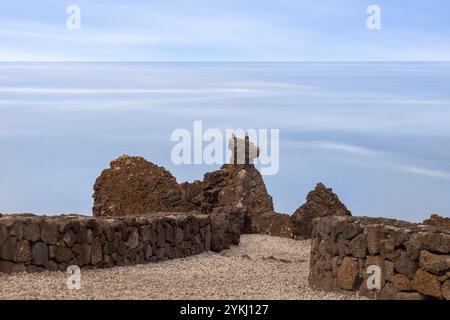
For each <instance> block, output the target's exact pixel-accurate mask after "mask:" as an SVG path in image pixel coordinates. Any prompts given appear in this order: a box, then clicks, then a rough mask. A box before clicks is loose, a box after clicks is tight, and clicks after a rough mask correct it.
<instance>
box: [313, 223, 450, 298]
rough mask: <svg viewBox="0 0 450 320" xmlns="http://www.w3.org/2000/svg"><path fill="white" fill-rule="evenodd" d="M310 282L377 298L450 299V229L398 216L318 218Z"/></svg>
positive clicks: (317, 286)
mask: <svg viewBox="0 0 450 320" xmlns="http://www.w3.org/2000/svg"><path fill="white" fill-rule="evenodd" d="M313 226H314V228H313V239H312V246H311V260H310V273H309V284H310V285H311V286H312V287H314V288H317V289H321V290H326V291H347V290H351V291H359V293H360V294H362V295H364V296H367V297H370V298H375V299H382V300H387V299H389V300H390V299H396V300H413V299H414V300H422V299H450V291H449V289H450V288H449V287H450V231H449V230H448V229H446V228H440V227H435V226H427V225H420V224H414V223H409V222H405V221H398V220H394V219H383V218H368V217H351V216H330V217H323V218H317V219H315V220H314V221H313Z"/></svg>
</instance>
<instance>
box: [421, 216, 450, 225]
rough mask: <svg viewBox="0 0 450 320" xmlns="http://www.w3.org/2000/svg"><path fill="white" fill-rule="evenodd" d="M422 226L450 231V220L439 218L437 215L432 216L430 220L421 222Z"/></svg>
mask: <svg viewBox="0 0 450 320" xmlns="http://www.w3.org/2000/svg"><path fill="white" fill-rule="evenodd" d="M423 223H424V224H428V225H431V226H437V227H441V228H446V229H450V218H446V217H441V216H440V215H438V214H432V215H431V216H430V218H428V219H426V220H424V221H423Z"/></svg>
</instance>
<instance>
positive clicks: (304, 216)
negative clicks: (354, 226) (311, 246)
mask: <svg viewBox="0 0 450 320" xmlns="http://www.w3.org/2000/svg"><path fill="white" fill-rule="evenodd" d="M326 216H351V212H350V211H349V210H348V209H347V207H346V206H345V205H344V204H343V203H342V202H341V201H340V200H339V198H338V196H337V195H336V194H335V193H333V190H332V189H331V188H327V187H325V185H323V184H322V183H318V184H317V186H316V188H315V189H314V190H313V191H311V192H310V193H308V196H307V197H306V203H305V204H303V205H302V206H301V207H300V208H298V209H297V210H296V211H295V212H294V214H293V215H292V222H293V224H294V237H295V238H298V239H309V238H311V232H312V229H313V225H312V220H313V219H314V218H319V217H326Z"/></svg>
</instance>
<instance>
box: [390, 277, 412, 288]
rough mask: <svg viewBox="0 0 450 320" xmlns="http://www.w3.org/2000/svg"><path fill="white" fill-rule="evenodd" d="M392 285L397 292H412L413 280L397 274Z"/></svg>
mask: <svg viewBox="0 0 450 320" xmlns="http://www.w3.org/2000/svg"><path fill="white" fill-rule="evenodd" d="M392 283H393V284H394V286H395V289H396V290H397V291H410V290H411V280H410V279H409V278H408V277H407V276H404V275H402V274H400V273H399V274H396V275H395V276H393V277H392Z"/></svg>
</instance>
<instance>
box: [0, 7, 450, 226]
mask: <svg viewBox="0 0 450 320" xmlns="http://www.w3.org/2000/svg"><path fill="white" fill-rule="evenodd" d="M73 5H76V6H78V7H79V9H80V29H73V30H71V29H68V28H67V19H68V18H70V14H68V13H67V8H68V7H69V6H73ZM371 5H376V6H378V7H379V8H380V10H381V15H380V18H381V28H380V29H379V30H369V29H368V28H367V19H368V18H369V14H368V13H367V8H368V7H369V6H371ZM449 12H450V2H449V1H448V0H423V1H420V0H411V1H405V0H403V1H389V0H370V1H365V0H315V1H300V0H241V1H233V0H227V1H225V0H215V1H206V0H166V1H161V0H160V1H123V0H122V1H116V0H108V1H81V0H74V1H60V0H40V1H22V0H15V1H3V0H0V212H35V213H45V214H57V213H70V212H72V213H73V212H75V213H87V214H89V213H90V212H91V206H92V198H91V195H92V185H93V183H94V181H95V178H96V177H97V176H98V174H99V173H100V172H101V170H103V169H105V168H107V167H108V165H109V162H110V161H111V160H112V159H114V158H116V157H117V156H120V155H121V154H130V155H143V156H145V157H146V158H147V159H148V160H150V161H153V162H155V163H157V164H159V165H164V166H165V167H166V168H168V169H169V170H170V171H171V172H172V173H173V174H174V175H175V176H176V177H177V179H178V180H179V182H182V181H192V180H194V179H202V177H203V174H204V173H205V172H207V171H212V170H215V169H217V168H211V167H202V166H201V167H195V166H190V167H186V166H184V167H180V166H175V165H174V164H173V163H172V162H171V161H170V151H171V148H172V146H173V144H172V142H171V141H170V135H171V132H172V131H173V130H175V129H177V128H191V127H192V124H193V122H194V121H195V120H203V121H204V122H205V126H207V127H210V128H219V129H228V128H244V129H245V128H249V127H253V128H267V129H271V128H278V129H280V136H281V138H280V139H281V150H280V152H281V155H280V159H281V166H280V172H279V174H277V175H276V176H268V177H267V178H265V181H266V184H267V187H268V189H269V192H270V193H271V194H272V195H273V197H274V202H275V208H276V209H277V210H279V211H280V212H286V213H292V212H293V211H294V210H295V209H296V208H297V207H298V206H299V205H300V204H302V203H303V202H304V200H305V196H306V194H307V193H308V191H310V190H311V189H312V188H313V187H314V185H315V184H316V183H317V182H319V181H320V182H324V183H325V184H326V185H327V186H330V187H333V188H334V189H335V191H336V192H337V193H338V194H339V196H340V197H341V199H343V201H344V203H346V204H347V205H348V206H349V208H350V209H351V210H352V211H353V212H354V213H356V214H361V215H371V216H387V217H393V218H402V219H405V220H413V221H421V220H423V219H424V218H426V217H428V216H429V214H430V213H434V212H436V213H439V214H442V215H445V216H449V215H450V197H449V196H448V190H450V188H449V184H450V161H449V159H450V129H449V126H448V123H450V89H449V85H450V63H448V61H450V41H449V40H450V20H449V19H448V18H449ZM72 61H75V62H78V61H80V62H89V61H95V62H118V61H122V62H123V63H71V62H72ZM137 61H138V62H161V61H162V62H174V63H131V62H137ZM267 61H271V62H273V63H267ZM417 61H419V62H430V63H416V62H417ZM445 61H447V62H445ZM16 62H17V63H16ZM24 62H38V63H24ZM47 62H52V63H47ZM53 62H55V63H53ZM185 62H187V63H185ZM190 62H205V63H202V64H201V63H190ZM216 62H220V63H216ZM234 62H246V63H234ZM259 62H264V63H259ZM303 62H314V63H303ZM335 62H338V63H335ZM379 62H382V63H379ZM405 62H407V63H405Z"/></svg>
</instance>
